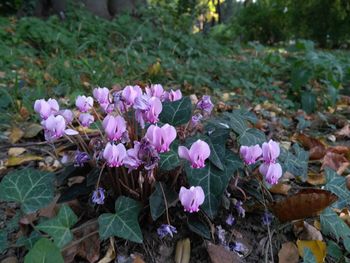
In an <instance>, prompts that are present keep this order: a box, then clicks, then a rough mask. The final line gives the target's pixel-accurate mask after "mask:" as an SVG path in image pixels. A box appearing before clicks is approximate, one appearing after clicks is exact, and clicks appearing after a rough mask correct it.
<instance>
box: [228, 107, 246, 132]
mask: <svg viewBox="0 0 350 263" xmlns="http://www.w3.org/2000/svg"><path fill="white" fill-rule="evenodd" d="M224 116H226V117H228V118H229V120H230V121H229V125H230V127H231V128H232V130H233V131H234V132H235V133H237V134H242V133H244V131H246V130H247V129H248V126H247V122H246V121H245V119H244V117H242V115H241V113H240V112H232V113H228V112H225V113H224Z"/></svg>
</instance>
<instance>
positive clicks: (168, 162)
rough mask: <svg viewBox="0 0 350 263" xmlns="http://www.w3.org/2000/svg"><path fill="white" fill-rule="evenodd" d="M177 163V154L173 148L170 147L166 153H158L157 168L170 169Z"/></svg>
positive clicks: (177, 164)
mask: <svg viewBox="0 0 350 263" xmlns="http://www.w3.org/2000/svg"><path fill="white" fill-rule="evenodd" d="M179 165H180V159H179V155H178V153H177V152H175V151H174V150H173V149H170V151H168V152H166V153H161V154H160V161H159V168H160V169H161V170H162V171H170V170H172V169H175V168H176V167H177V166H179Z"/></svg>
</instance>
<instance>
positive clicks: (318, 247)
mask: <svg viewBox="0 0 350 263" xmlns="http://www.w3.org/2000/svg"><path fill="white" fill-rule="evenodd" d="M297 246H298V251H299V255H300V256H301V257H303V256H304V248H309V249H310V250H311V251H312V254H313V255H314V257H315V259H316V262H317V263H322V262H324V259H325V257H326V243H325V242H323V241H320V240H311V241H310V240H298V241H297Z"/></svg>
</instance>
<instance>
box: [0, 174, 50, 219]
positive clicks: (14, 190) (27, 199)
mask: <svg viewBox="0 0 350 263" xmlns="http://www.w3.org/2000/svg"><path fill="white" fill-rule="evenodd" d="M53 179H54V176H53V174H52V173H47V172H43V171H39V170H35V169H33V168H28V169H23V170H17V171H14V172H11V173H9V174H8V175H6V176H5V177H4V178H3V179H2V181H1V183H0V200H4V201H14V202H18V203H20V204H21V208H22V210H23V212H24V213H26V214H29V213H33V212H35V211H37V210H38V209H40V208H43V207H45V206H47V205H48V204H49V203H50V202H51V201H52V200H53V192H54V184H53Z"/></svg>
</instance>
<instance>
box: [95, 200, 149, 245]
mask: <svg viewBox="0 0 350 263" xmlns="http://www.w3.org/2000/svg"><path fill="white" fill-rule="evenodd" d="M140 210H141V204H140V203H139V202H137V201H135V200H133V199H131V198H129V197H125V196H121V197H119V198H118V199H117V201H116V202H115V214H111V213H108V214H102V215H100V217H99V218H98V224H99V233H100V237H101V238H102V239H106V238H108V237H110V236H118V237H121V238H124V239H127V240H130V241H133V242H137V243H142V233H141V229H140V226H139V223H138V214H139V212H140Z"/></svg>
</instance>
